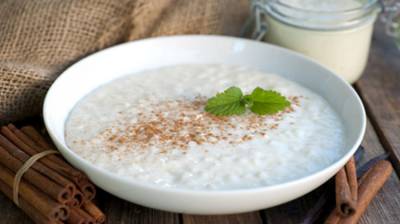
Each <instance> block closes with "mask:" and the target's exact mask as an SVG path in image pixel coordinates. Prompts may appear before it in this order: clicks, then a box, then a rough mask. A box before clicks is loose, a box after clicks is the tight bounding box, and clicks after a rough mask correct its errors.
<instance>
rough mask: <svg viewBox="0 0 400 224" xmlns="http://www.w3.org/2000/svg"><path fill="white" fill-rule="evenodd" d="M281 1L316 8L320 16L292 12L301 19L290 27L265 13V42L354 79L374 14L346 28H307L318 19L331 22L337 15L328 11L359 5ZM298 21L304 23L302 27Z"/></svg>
mask: <svg viewBox="0 0 400 224" xmlns="http://www.w3.org/2000/svg"><path fill="white" fill-rule="evenodd" d="M283 2H284V3H285V4H287V5H290V6H292V7H296V8H301V9H305V10H314V11H320V12H321V15H320V18H319V20H314V21H310V20H308V19H307V18H308V13H307V12H306V11H296V13H295V14H296V15H294V16H295V17H296V18H304V19H300V20H298V21H297V24H296V26H294V25H289V24H287V23H284V22H282V21H278V19H276V18H273V17H272V16H267V23H268V32H267V36H266V41H267V42H271V43H273V44H277V45H280V46H283V47H286V48H289V49H292V50H295V51H298V52H301V53H303V54H305V55H307V56H309V57H311V58H313V59H316V60H317V61H318V62H320V63H321V64H323V65H325V66H326V67H328V68H329V69H331V70H332V71H333V72H335V73H336V74H338V75H339V76H341V77H342V78H344V79H345V80H346V81H348V82H350V83H353V82H355V81H356V80H357V79H358V78H359V77H360V76H361V74H362V72H363V70H364V68H365V65H366V62H367V59H368V53H369V47H370V43H371V36H372V31H373V22H374V21H375V16H373V17H372V18H370V19H366V20H365V21H364V22H362V23H361V24H358V25H356V26H353V27H350V28H346V29H339V30H321V29H318V28H317V29H315V28H314V29H312V28H311V29H309V28H305V27H307V26H311V27H318V25H320V24H318V22H319V21H323V22H324V24H327V21H328V24H329V23H331V25H334V23H337V22H338V20H340V18H339V17H338V18H336V17H334V16H332V14H329V12H337V11H343V10H351V9H355V8H359V7H361V6H362V3H361V2H360V1H358V0H335V1H332V0H325V1H320V0H319V1H317V0H308V1H304V0H302V1H299V0H284V1H283ZM282 11H283V12H284V10H282ZM292 15H293V14H292ZM342 19H343V18H342ZM302 22H304V24H305V25H304V27H303V25H302V24H301V23H302Z"/></svg>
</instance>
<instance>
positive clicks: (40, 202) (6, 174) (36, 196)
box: [0, 165, 69, 220]
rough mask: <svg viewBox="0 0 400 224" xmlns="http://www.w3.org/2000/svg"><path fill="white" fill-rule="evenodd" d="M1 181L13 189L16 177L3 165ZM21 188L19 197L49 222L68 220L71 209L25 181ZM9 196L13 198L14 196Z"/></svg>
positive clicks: (0, 171) (1, 167) (0, 169)
mask: <svg viewBox="0 0 400 224" xmlns="http://www.w3.org/2000/svg"><path fill="white" fill-rule="evenodd" d="M0 180H1V181H2V182H3V183H5V184H6V185H7V186H8V187H9V188H13V182H14V176H13V174H12V172H11V171H9V170H8V169H7V168H5V167H4V166H2V165H0ZM19 186H20V187H19V197H20V198H23V199H24V200H25V201H26V202H27V203H29V204H30V205H32V206H34V207H35V208H36V209H37V211H38V212H40V213H41V214H42V215H43V216H45V217H47V218H48V219H49V220H66V219H67V218H68V214H69V209H68V207H67V206H65V205H62V204H60V203H57V202H55V201H54V200H52V199H51V198H50V197H48V196H46V195H45V194H44V193H42V192H40V191H38V190H37V189H36V188H34V187H33V186H32V185H30V184H29V183H27V182H26V181H25V180H21V182H20V183H19ZM8 196H11V197H12V195H8Z"/></svg>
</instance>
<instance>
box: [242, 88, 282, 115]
mask: <svg viewBox="0 0 400 224" xmlns="http://www.w3.org/2000/svg"><path fill="white" fill-rule="evenodd" d="M248 98H249V99H250V100H251V102H252V104H251V105H250V106H249V107H250V110H251V111H252V112H254V113H256V114H259V115H265V114H275V113H277V112H279V111H281V110H283V109H285V108H286V107H288V106H290V102H289V101H288V100H287V99H286V98H285V97H284V96H282V95H281V94H280V93H278V92H276V91H273V90H264V89H262V88H260V87H257V88H255V89H254V90H253V92H252V93H251V94H250V95H248Z"/></svg>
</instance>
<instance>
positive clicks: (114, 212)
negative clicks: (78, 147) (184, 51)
mask: <svg viewBox="0 0 400 224" xmlns="http://www.w3.org/2000/svg"><path fill="white" fill-rule="evenodd" d="M350 50H351V49H350ZM355 89H356V90H357V92H358V93H359V94H360V96H361V97H362V99H363V102H364V104H365V106H366V109H367V114H368V118H369V122H368V129H367V133H366V136H365V139H364V141H363V146H364V147H365V149H366V153H365V156H364V161H366V160H368V159H369V158H372V157H374V156H376V155H379V154H381V153H383V152H389V153H390V160H391V162H392V163H393V165H394V166H395V169H396V172H395V173H393V175H392V176H391V178H390V180H389V181H388V182H387V183H386V184H385V186H384V187H383V189H382V190H381V191H380V193H379V194H378V195H377V197H376V198H375V199H374V200H373V202H372V204H371V205H370V206H369V208H368V210H367V212H366V213H365V214H364V216H363V217H362V220H361V222H360V223H362V224H367V223H368V224H380V223H384V224H399V223H400V182H399V174H400V51H399V50H398V49H397V48H396V46H395V44H394V42H393V40H391V39H390V38H388V37H386V36H385V35H384V31H383V27H382V24H380V23H378V24H377V25H376V29H375V33H374V37H373V42H372V48H371V53H370V58H369V63H368V66H367V68H366V70H365V74H364V75H363V77H362V78H361V80H359V81H358V82H357V83H356V84H355ZM38 119H40V118H38ZM326 187H327V186H326V185H325V186H322V187H320V188H319V189H317V190H315V191H313V192H311V193H309V194H307V195H305V196H304V197H301V198H299V199H297V200H294V201H292V202H289V203H286V204H284V205H280V206H277V207H274V208H270V209H266V210H261V211H255V212H250V213H244V214H234V215H223V216H196V215H187V214H175V213H169V212H163V211H158V210H154V209H150V208H145V207H142V206H139V205H135V204H132V203H129V202H125V201H123V200H121V199H118V198H116V197H114V196H112V195H109V194H108V193H105V192H100V193H99V196H98V198H97V201H98V204H99V205H100V207H101V209H102V210H103V211H104V212H105V213H106V214H107V216H108V223H112V224H114V223H124V224H129V223H132V224H133V223H157V224H158V223H160V224H162V223H165V224H195V223H216V224H224V223H255V224H258V223H259V224H261V223H264V224H273V223H278V224H286V223H288V224H289V223H293V224H297V223H300V222H301V221H302V220H303V219H304V216H305V214H306V212H307V211H308V210H309V209H310V207H311V206H312V205H314V204H315V202H316V200H317V199H318V197H319V196H320V195H321V191H323V190H324V188H326ZM329 197H330V198H331V200H333V197H334V192H333V191H330V192H329ZM266 200H268V199H266ZM171 203H174V202H173V201H171ZM325 212H328V211H325ZM0 217H1V219H0V224H3V223H4V224H17V223H18V224H26V223H31V221H30V220H29V219H28V218H27V217H26V216H25V215H24V214H23V213H22V212H20V211H19V210H18V208H17V207H16V206H14V205H13V204H12V202H11V201H9V200H7V199H6V198H5V197H4V196H3V195H1V194H0ZM320 222H321V220H320V221H318V223H320Z"/></svg>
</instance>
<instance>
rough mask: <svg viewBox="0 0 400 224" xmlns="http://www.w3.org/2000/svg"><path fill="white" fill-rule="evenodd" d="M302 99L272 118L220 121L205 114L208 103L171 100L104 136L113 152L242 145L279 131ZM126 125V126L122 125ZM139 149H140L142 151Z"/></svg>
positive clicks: (248, 116) (124, 121)
mask: <svg viewBox="0 0 400 224" xmlns="http://www.w3.org/2000/svg"><path fill="white" fill-rule="evenodd" d="M300 98H301V97H298V96H293V97H288V99H289V101H291V103H292V105H291V107H288V108H286V109H285V110H284V111H282V112H279V113H277V114H275V115H272V116H259V115H256V114H254V113H250V112H249V113H246V114H244V115H240V116H230V117H218V116H215V115H212V114H209V113H207V112H205V111H204V109H203V108H204V106H205V104H206V101H207V99H206V98H205V97H196V98H195V99H194V100H191V101H190V100H167V101H162V102H160V103H157V104H156V105H155V104H154V105H152V109H151V111H150V112H149V113H142V112H139V113H137V114H136V116H137V117H136V119H135V121H134V122H132V121H129V120H128V119H124V118H123V113H118V114H119V115H120V117H119V118H121V119H120V120H118V122H119V123H116V124H115V125H114V126H112V127H110V128H108V129H106V130H105V131H104V132H102V133H100V135H101V137H104V138H105V139H107V141H106V147H107V149H108V150H110V151H113V150H115V149H116V148H117V146H118V145H121V144H123V145H124V146H127V148H132V149H133V148H135V149H137V148H141V149H146V148H149V147H152V146H157V147H158V148H162V149H163V150H161V152H160V153H166V152H167V151H168V149H177V148H178V149H181V150H186V149H187V148H188V146H189V145H190V144H197V145H202V144H216V143H218V142H221V141H224V142H226V143H228V144H240V143H242V142H246V141H251V140H252V139H253V138H254V137H256V136H260V137H265V136H268V131H269V130H273V129H277V128H278V127H279V121H281V120H282V119H283V116H284V115H285V114H288V113H292V112H294V111H295V108H296V107H299V106H300ZM122 124H123V125H122ZM138 146H139V147H138Z"/></svg>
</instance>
